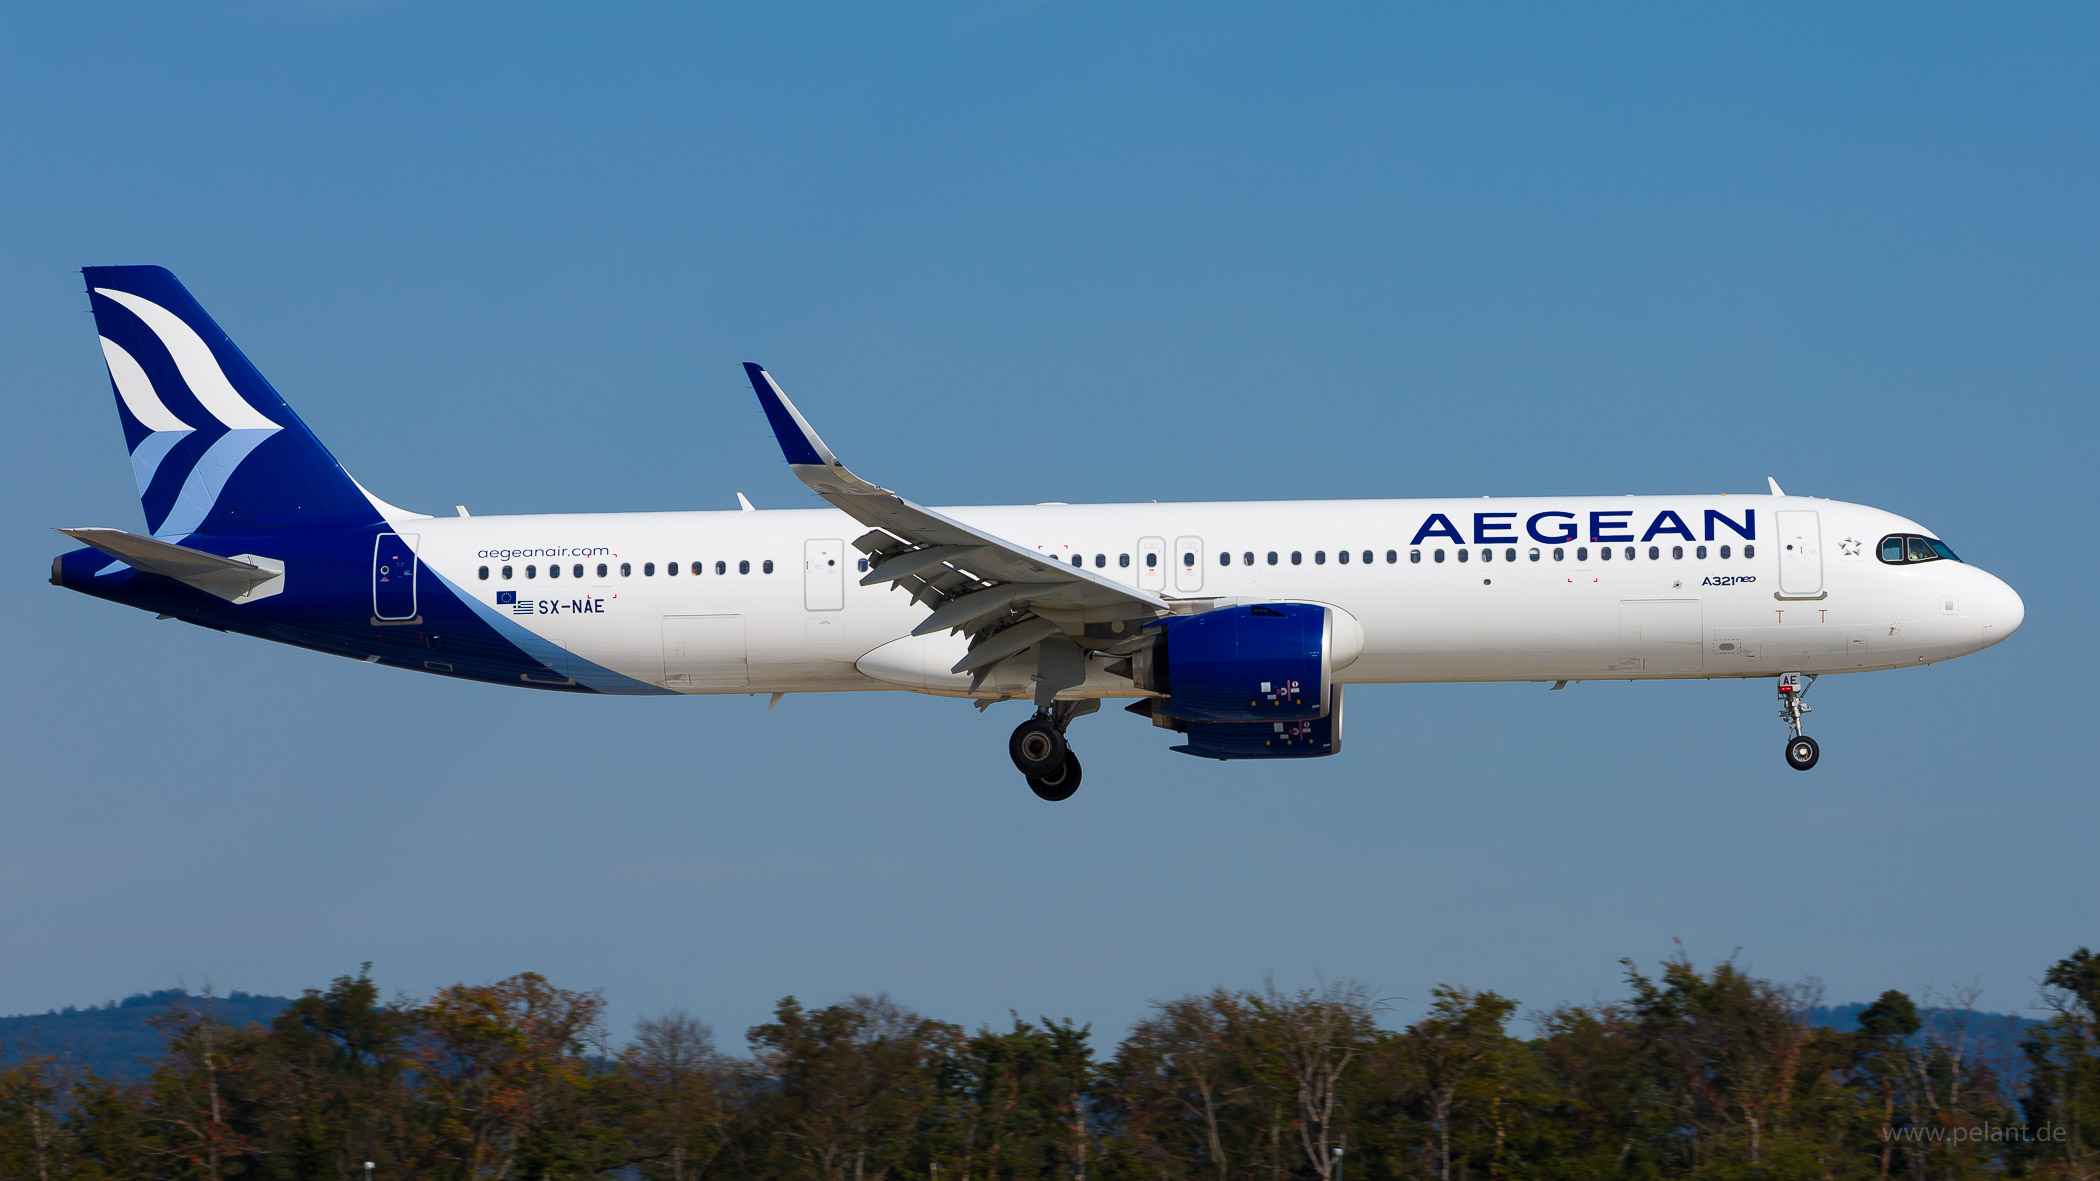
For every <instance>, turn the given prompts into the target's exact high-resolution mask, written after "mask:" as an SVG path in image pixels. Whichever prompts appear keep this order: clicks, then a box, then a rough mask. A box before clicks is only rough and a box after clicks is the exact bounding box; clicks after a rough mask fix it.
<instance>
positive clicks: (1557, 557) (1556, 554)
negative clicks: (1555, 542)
mask: <svg viewBox="0 0 2100 1181" xmlns="http://www.w3.org/2000/svg"><path fill="white" fill-rule="evenodd" d="M1567 555H1568V551H1566V550H1564V549H1562V548H1560V547H1559V546H1554V547H1553V560H1554V561H1556V562H1558V561H1561V560H1562V559H1564V558H1566V557H1567Z"/></svg>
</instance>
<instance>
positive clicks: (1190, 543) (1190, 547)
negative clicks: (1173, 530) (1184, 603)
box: [1174, 537, 1203, 594]
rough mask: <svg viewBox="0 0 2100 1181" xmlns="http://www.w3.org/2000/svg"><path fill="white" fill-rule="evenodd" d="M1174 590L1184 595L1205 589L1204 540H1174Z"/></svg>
mask: <svg viewBox="0 0 2100 1181" xmlns="http://www.w3.org/2000/svg"><path fill="white" fill-rule="evenodd" d="M1174 589H1175V590H1177V591H1181V592H1183V593H1184V594H1188V593H1193V592H1196V591H1200V590H1202V589H1203V539H1202V538H1200V537H1177V538H1175V539H1174Z"/></svg>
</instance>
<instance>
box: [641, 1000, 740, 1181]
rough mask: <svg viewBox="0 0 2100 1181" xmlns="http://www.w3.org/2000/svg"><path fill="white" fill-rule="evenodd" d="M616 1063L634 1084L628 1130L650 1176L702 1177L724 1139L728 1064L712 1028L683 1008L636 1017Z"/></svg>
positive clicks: (680, 1180) (683, 1180) (671, 1179)
mask: <svg viewBox="0 0 2100 1181" xmlns="http://www.w3.org/2000/svg"><path fill="white" fill-rule="evenodd" d="M634 1034H635V1036H634V1042H633V1043H632V1044H630V1045H629V1046H628V1047H627V1048H626V1049H625V1050H623V1051H621V1053H620V1064H621V1066H622V1067H623V1068H625V1070H626V1072H627V1075H628V1078H629V1079H630V1080H631V1081H632V1083H633V1084H634V1090H635V1094H636V1103H635V1108H636V1110H635V1112H634V1114H633V1115H632V1116H631V1117H630V1122H629V1125H628V1135H629V1136H630V1137H631V1138H632V1140H633V1143H634V1155H635V1159H636V1161H637V1162H638V1163H640V1164H641V1165H642V1166H643V1168H644V1171H645V1175H647V1176H650V1177H662V1178H666V1179H667V1181H689V1179H692V1178H699V1177H704V1176H706V1174H707V1171H708V1168H709V1166H710V1165H712V1164H713V1163H714V1161H715V1159H716V1157H717V1156H719V1155H720V1153H721V1152H722V1150H723V1148H724V1147H725V1146H726V1145H727V1143H728V1139H729V1132H730V1124H731V1111H730V1099H731V1095H730V1088H731V1086H732V1085H733V1083H734V1078H733V1074H732V1070H731V1068H730V1066H729V1065H728V1063H727V1062H725V1061H724V1060H723V1058H722V1055H721V1054H720V1053H719V1052H717V1051H716V1049H715V1034H714V1030H713V1029H712V1028H710V1027H708V1026H707V1025H706V1024H704V1023H702V1022H700V1021H697V1020H695V1019H694V1018H693V1016H692V1015H691V1014H690V1013H687V1012H686V1011H685V1010H684V1009H672V1010H669V1011H668V1012H665V1013H663V1014H661V1015H659V1016H656V1017H644V1018H642V1019H641V1020H640V1021H638V1022H636V1023H635V1027H634Z"/></svg>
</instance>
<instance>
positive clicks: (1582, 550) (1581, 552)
mask: <svg viewBox="0 0 2100 1181" xmlns="http://www.w3.org/2000/svg"><path fill="white" fill-rule="evenodd" d="M1575 560H1576V561H1578V562H1587V561H1589V560H1590V547H1588V546H1586V545H1578V546H1576V547H1575Z"/></svg>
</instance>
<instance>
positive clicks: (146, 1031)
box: [0, 988, 292, 1078]
mask: <svg viewBox="0 0 2100 1181" xmlns="http://www.w3.org/2000/svg"><path fill="white" fill-rule="evenodd" d="M177 1001H184V1002H185V1003H188V1004H195V1005H200V1006H204V1005H208V1006H209V1009H210V1011H211V1012H212V1013H214V1014H216V1015H217V1016H218V1017H219V1019H220V1020H222V1021H225V1022H226V1023H228V1024H229V1025H246V1024H247V1023H249V1022H251V1021H259V1022H263V1023H265V1024H267V1023H268V1022H269V1021H270V1019H271V1018H273V1017H275V1016H277V1014H279V1013H281V1012H283V1011H284V1008H285V1006H286V1005H289V1004H291V1003H292V1002H291V1000H290V998H288V997H281V996H256V995H254V994H252V993H246V992H233V993H228V994H226V995H225V996H221V997H213V998H211V1000H209V1001H206V1000H205V999H204V998H202V997H197V996H187V997H186V994H184V992H183V991H182V990H181V989H179V988H164V989H161V990H160V991H159V992H142V993H138V994H136V995H133V996H128V997H125V998H124V999H123V1000H121V1001H110V1002H109V1003H108V1004H104V1005H90V1006H88V1007H87V1008H85V1009H76V1008H73V1007H72V1006H70V1005H68V1006H67V1007H65V1008H63V1009H53V1010H51V1011H50V1012H48V1013H33V1014H26V1015H24V1016H21V1017H0V1061H5V1060H12V1059H16V1058H20V1057H22V1056H24V1055H26V1054H55V1055H58V1056H60V1057H63V1058H65V1059H67V1060H69V1061H72V1062H77V1063H80V1064H81V1065H84V1066H87V1067H89V1068H91V1069H92V1070H94V1071H95V1073H97V1074H100V1075H105V1076H109V1077H113V1078H139V1077H142V1076H144V1075H145V1074H146V1073H147V1072H148V1071H149V1070H150V1069H151V1065H150V1061H151V1060H152V1059H155V1058H158V1057H160V1052H161V1045H162V1043H163V1042H164V1041H165V1040H166V1039H165V1038H163V1037H162V1036H161V1035H160V1033H159V1031H157V1030H155V1029H153V1028H152V1027H151V1026H149V1025H147V1024H146V1019H147V1018H149V1017H154V1016H157V1015H159V1014H160V1013H163V1012H165V1011H166V1010H167V1008H168V1006H169V1005H170V1004H173V1003H175V1002H177Z"/></svg>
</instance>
